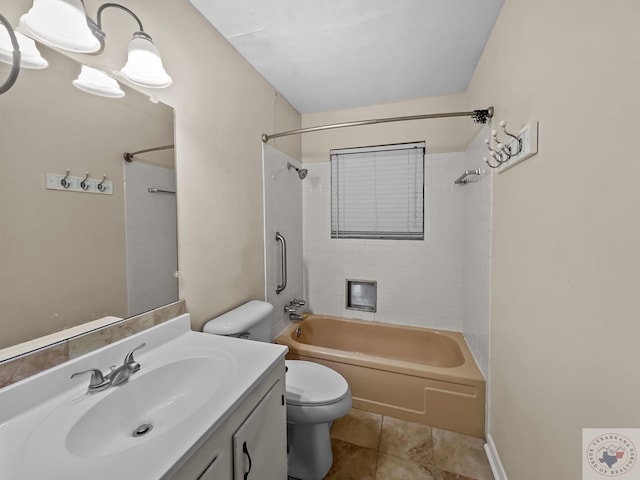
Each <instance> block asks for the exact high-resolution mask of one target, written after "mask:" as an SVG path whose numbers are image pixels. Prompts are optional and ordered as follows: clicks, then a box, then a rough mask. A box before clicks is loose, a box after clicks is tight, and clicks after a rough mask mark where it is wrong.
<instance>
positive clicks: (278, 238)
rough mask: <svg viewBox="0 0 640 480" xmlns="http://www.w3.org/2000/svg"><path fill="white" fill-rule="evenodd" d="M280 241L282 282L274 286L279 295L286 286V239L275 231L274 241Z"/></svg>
mask: <svg viewBox="0 0 640 480" xmlns="http://www.w3.org/2000/svg"><path fill="white" fill-rule="evenodd" d="M277 241H280V243H281V250H280V252H281V254H282V265H281V268H282V274H281V277H280V278H282V284H281V285H278V286H277V287H276V295H280V293H281V292H282V291H283V290H284V289H285V288H287V241H286V240H285V239H284V237H283V236H282V235H280V232H276V242H277Z"/></svg>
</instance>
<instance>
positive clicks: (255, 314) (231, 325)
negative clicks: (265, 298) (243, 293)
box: [202, 300, 273, 335]
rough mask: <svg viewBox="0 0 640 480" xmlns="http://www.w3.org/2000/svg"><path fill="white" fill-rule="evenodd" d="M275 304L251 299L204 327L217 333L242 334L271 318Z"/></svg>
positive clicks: (204, 329) (206, 331)
mask: <svg viewBox="0 0 640 480" xmlns="http://www.w3.org/2000/svg"><path fill="white" fill-rule="evenodd" d="M272 313H273V305H271V304H270V303H268V302H262V301H260V300H251V301H250V302H247V303H245V304H244V305H240V306H239V307H237V308H234V309H233V310H231V311H229V312H227V313H224V314H222V315H220V316H219V317H215V318H214V319H212V320H209V321H208V322H207V323H206V324H205V326H204V328H203V329H202V331H203V332H205V333H215V334H216V335H240V334H242V333H244V332H247V331H249V330H250V329H252V328H253V327H255V326H256V325H257V324H258V323H260V322H261V321H263V320H266V319H267V318H269V317H270V316H271V315H272Z"/></svg>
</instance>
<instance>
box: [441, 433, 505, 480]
mask: <svg viewBox="0 0 640 480" xmlns="http://www.w3.org/2000/svg"><path fill="white" fill-rule="evenodd" d="M432 435H433V465H434V466H435V467H436V468H438V469H440V470H443V471H445V472H451V473H454V474H458V475H463V476H467V477H470V478H473V479H477V480H493V475H492V474H491V467H490V466H489V462H488V460H487V457H486V455H485V453H484V440H482V439H481V438H477V437H471V436H468V435H462V434H460V433H455V432H450V431H448V430H441V429H439V428H433V429H432ZM453 478H454V479H455V477H453ZM447 480H448V479H447Z"/></svg>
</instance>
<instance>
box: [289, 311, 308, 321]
mask: <svg viewBox="0 0 640 480" xmlns="http://www.w3.org/2000/svg"><path fill="white" fill-rule="evenodd" d="M289 320H291V321H292V322H301V321H302V320H304V316H303V315H300V314H298V313H290V314H289Z"/></svg>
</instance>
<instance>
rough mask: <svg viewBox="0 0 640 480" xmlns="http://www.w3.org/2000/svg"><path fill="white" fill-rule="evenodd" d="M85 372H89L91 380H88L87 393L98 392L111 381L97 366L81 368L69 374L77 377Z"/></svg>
mask: <svg viewBox="0 0 640 480" xmlns="http://www.w3.org/2000/svg"><path fill="white" fill-rule="evenodd" d="M85 373H91V380H90V381H89V393H92V392H99V391H100V390H104V389H105V388H107V387H108V386H109V384H110V383H111V381H110V380H109V379H108V378H104V375H102V372H101V371H100V370H98V369H97V368H90V369H89V370H83V371H82V372H76V373H74V374H73V375H71V378H74V377H77V376H78V375H82V374H85Z"/></svg>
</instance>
